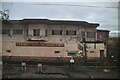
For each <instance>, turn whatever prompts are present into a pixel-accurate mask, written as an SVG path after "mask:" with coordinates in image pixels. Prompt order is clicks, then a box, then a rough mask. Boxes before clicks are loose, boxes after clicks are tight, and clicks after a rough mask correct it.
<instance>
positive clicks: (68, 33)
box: [66, 30, 76, 35]
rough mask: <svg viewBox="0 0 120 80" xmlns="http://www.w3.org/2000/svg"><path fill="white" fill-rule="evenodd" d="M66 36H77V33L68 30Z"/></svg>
mask: <svg viewBox="0 0 120 80" xmlns="http://www.w3.org/2000/svg"><path fill="white" fill-rule="evenodd" d="M66 35H76V31H73V30H66Z"/></svg>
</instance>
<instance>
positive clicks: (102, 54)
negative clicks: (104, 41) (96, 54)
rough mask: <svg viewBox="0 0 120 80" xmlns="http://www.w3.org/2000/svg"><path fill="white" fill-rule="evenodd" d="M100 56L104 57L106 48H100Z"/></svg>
mask: <svg viewBox="0 0 120 80" xmlns="http://www.w3.org/2000/svg"><path fill="white" fill-rule="evenodd" d="M100 58H104V50H100Z"/></svg>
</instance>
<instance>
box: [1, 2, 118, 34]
mask: <svg viewBox="0 0 120 80" xmlns="http://www.w3.org/2000/svg"><path fill="white" fill-rule="evenodd" d="M3 10H9V15H10V19H15V20H16V19H17V20H19V19H24V18H42V19H43V18H47V19H57V20H78V21H87V22H93V23H99V24H100V26H99V27H98V29H105V30H110V31H111V33H112V32H117V31H118V3H117V2H75V3H74V2H71V3H70V2H69V3H68V2H64V3H61V2H56V3H54V2H49V3H47V2H45V3H42V2H39V3H35V2H34V3H33V2H31V3H27V2H24V3H20V2H13V3H3Z"/></svg>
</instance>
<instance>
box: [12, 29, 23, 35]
mask: <svg viewBox="0 0 120 80" xmlns="http://www.w3.org/2000/svg"><path fill="white" fill-rule="evenodd" d="M13 34H15V35H22V34H23V30H22V29H14V30H13Z"/></svg>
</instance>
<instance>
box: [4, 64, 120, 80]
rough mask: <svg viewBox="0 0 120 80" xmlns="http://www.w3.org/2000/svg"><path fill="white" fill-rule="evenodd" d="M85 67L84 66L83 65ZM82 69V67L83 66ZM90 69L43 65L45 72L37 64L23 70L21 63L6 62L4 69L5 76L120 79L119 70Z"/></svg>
mask: <svg viewBox="0 0 120 80" xmlns="http://www.w3.org/2000/svg"><path fill="white" fill-rule="evenodd" d="M83 67H84V66H83ZM81 69H82V68H81ZM89 69H91V70H89V71H84V70H83V71H78V72H77V71H75V72H74V70H72V71H69V70H67V69H66V68H65V66H54V65H43V72H42V73H41V72H40V71H39V72H38V71H37V70H38V68H37V65H27V67H26V71H22V68H21V65H16V64H4V65H3V70H2V74H3V75H2V77H3V78H82V79H84V78H85V79H89V78H100V79H101V78H102V79H104V78H105V79H120V77H119V72H118V71H113V70H110V71H109V72H104V71H103V68H101V69H98V70H97V69H94V68H89Z"/></svg>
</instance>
